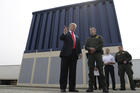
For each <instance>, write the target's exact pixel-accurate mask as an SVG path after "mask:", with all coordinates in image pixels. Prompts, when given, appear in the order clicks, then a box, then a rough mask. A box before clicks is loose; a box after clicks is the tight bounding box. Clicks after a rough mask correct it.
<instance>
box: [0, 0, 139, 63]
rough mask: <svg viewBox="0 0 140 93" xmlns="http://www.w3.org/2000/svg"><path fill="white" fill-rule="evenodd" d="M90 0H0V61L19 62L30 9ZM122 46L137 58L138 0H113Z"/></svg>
mask: <svg viewBox="0 0 140 93" xmlns="http://www.w3.org/2000/svg"><path fill="white" fill-rule="evenodd" d="M85 1H91V0H0V65H13V64H14V65H15V64H21V60H22V56H23V52H24V50H25V46H26V41H27V37H28V33H29V28H30V24H31V19H32V12H33V11H38V10H44V9H49V8H54V7H58V6H64V5H69V4H74V3H79V2H85ZM114 3H115V7H116V12H117V17H118V22H119V28H120V32H121V37H122V42H123V46H124V49H125V50H127V51H129V52H130V53H131V54H132V56H133V58H134V59H140V12H139V10H140V0H114Z"/></svg>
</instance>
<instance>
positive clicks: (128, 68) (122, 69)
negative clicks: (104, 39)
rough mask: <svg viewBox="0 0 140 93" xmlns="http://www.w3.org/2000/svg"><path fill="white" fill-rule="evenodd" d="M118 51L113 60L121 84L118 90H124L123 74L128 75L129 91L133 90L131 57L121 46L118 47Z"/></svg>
mask: <svg viewBox="0 0 140 93" xmlns="http://www.w3.org/2000/svg"><path fill="white" fill-rule="evenodd" d="M118 49H119V52H117V53H116V55H115V60H116V62H117V63H118V74H119V76H120V82H121V85H120V87H121V88H120V90H125V80H124V75H125V73H126V74H127V75H128V78H129V82H130V88H131V90H135V83H134V80H133V71H132V63H131V60H132V56H131V55H130V54H129V53H128V52H127V51H124V50H123V47H122V46H119V47H118Z"/></svg>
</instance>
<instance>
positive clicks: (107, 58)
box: [103, 54, 115, 63]
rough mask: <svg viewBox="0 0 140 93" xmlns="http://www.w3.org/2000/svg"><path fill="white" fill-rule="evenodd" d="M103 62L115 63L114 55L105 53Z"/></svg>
mask: <svg viewBox="0 0 140 93" xmlns="http://www.w3.org/2000/svg"><path fill="white" fill-rule="evenodd" d="M103 62H104V63H107V62H113V63H115V59H114V56H112V55H111V54H106V55H104V56H103Z"/></svg>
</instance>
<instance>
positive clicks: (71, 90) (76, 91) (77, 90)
mask: <svg viewBox="0 0 140 93" xmlns="http://www.w3.org/2000/svg"><path fill="white" fill-rule="evenodd" d="M69 92H79V91H78V90H69Z"/></svg>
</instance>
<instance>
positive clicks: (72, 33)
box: [72, 32, 75, 49]
mask: <svg viewBox="0 0 140 93" xmlns="http://www.w3.org/2000/svg"><path fill="white" fill-rule="evenodd" d="M72 40H73V49H75V38H74V34H73V32H72Z"/></svg>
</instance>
